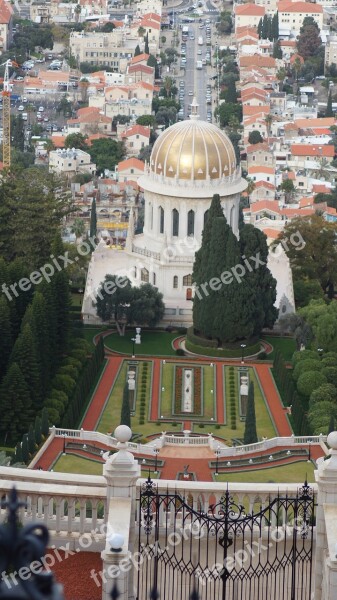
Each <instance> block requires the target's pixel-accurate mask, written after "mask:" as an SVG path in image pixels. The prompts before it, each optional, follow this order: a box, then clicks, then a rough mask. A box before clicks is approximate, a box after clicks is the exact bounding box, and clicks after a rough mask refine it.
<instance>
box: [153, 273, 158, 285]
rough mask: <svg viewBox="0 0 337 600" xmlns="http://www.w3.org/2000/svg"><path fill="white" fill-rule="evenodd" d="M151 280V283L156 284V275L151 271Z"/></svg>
mask: <svg viewBox="0 0 337 600" xmlns="http://www.w3.org/2000/svg"><path fill="white" fill-rule="evenodd" d="M152 281H153V285H156V281H157V277H156V274H155V273H153V275H152Z"/></svg>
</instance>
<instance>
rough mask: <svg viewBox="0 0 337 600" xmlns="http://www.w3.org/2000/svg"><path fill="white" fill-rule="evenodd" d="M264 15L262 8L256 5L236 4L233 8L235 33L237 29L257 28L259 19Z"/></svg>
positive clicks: (264, 10) (264, 11)
mask: <svg viewBox="0 0 337 600" xmlns="http://www.w3.org/2000/svg"><path fill="white" fill-rule="evenodd" d="M265 14H266V9H265V8H264V6H258V5H257V4H250V3H248V4H236V6H235V7H234V18H235V32H236V31H237V29H238V28H239V27H256V28H257V27H258V24H259V22H260V19H261V18H262V17H264V15H265Z"/></svg>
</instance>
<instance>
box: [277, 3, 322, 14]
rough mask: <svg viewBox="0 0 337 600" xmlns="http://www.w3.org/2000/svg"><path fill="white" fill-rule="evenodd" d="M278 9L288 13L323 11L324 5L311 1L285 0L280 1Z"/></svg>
mask: <svg viewBox="0 0 337 600" xmlns="http://www.w3.org/2000/svg"><path fill="white" fill-rule="evenodd" d="M278 11H279V12H286V13H312V14H316V13H323V7H322V6H321V5H320V4H312V3H311V2H288V1H286V2H283V1H282V0H281V1H280V2H279V3H278Z"/></svg>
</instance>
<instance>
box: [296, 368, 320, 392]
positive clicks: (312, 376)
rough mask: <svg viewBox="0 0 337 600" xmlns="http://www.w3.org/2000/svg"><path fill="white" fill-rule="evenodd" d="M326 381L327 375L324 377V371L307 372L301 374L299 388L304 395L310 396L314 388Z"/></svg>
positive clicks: (298, 382)
mask: <svg viewBox="0 0 337 600" xmlns="http://www.w3.org/2000/svg"><path fill="white" fill-rule="evenodd" d="M326 382H327V381H326V377H324V375H323V373H319V371H312V372H309V373H307V372H306V373H302V375H300V376H299V378H298V381H297V389H298V391H299V393H300V394H302V395H303V396H310V394H311V393H312V392H313V391H314V390H316V389H317V388H318V387H320V386H321V385H323V384H324V383H326Z"/></svg>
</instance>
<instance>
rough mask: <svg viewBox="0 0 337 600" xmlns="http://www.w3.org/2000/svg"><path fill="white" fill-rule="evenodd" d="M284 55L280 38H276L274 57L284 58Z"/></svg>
mask: <svg viewBox="0 0 337 600" xmlns="http://www.w3.org/2000/svg"><path fill="white" fill-rule="evenodd" d="M282 56H283V54H282V48H281V44H280V40H275V41H274V45H273V58H282Z"/></svg>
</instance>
